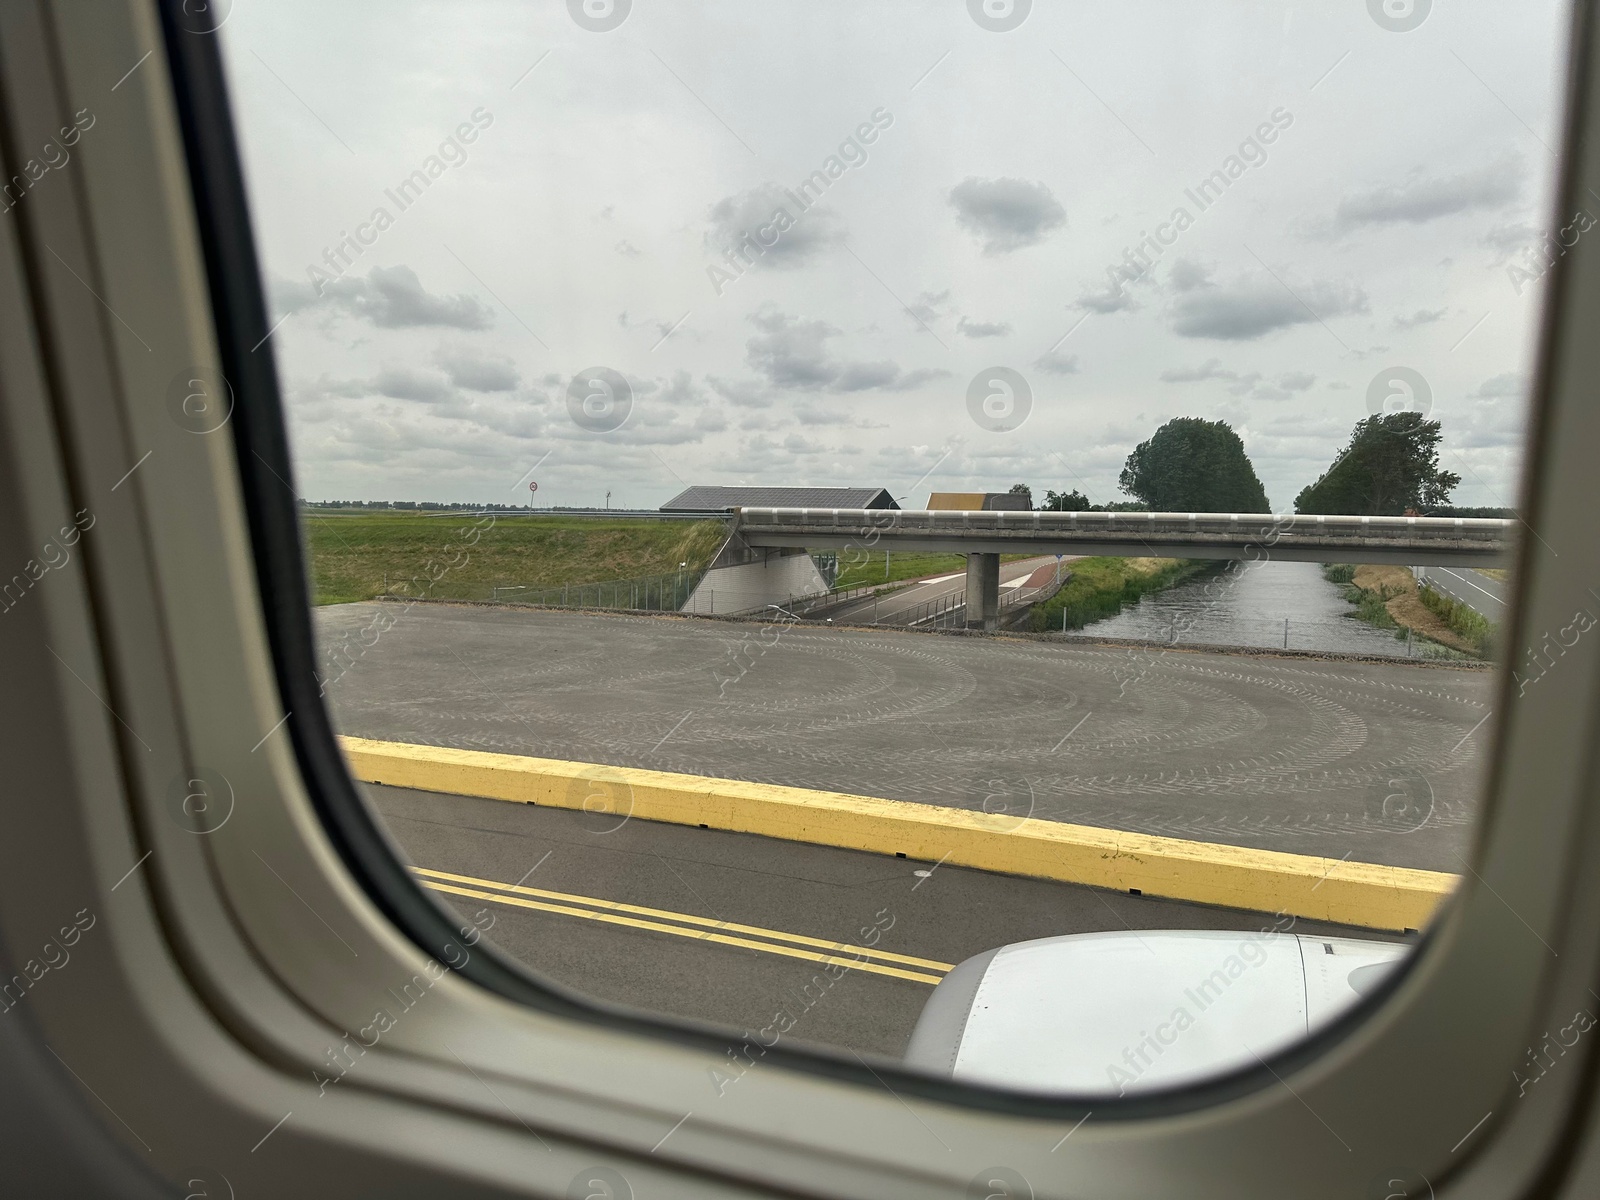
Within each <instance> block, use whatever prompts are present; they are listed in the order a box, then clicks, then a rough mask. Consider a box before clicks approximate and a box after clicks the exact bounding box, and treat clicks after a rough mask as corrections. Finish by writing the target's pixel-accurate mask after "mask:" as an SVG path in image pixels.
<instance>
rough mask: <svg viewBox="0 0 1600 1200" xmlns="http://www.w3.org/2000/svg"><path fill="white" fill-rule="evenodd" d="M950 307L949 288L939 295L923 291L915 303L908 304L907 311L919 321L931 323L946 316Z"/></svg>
mask: <svg viewBox="0 0 1600 1200" xmlns="http://www.w3.org/2000/svg"><path fill="white" fill-rule="evenodd" d="M949 307H950V292H949V289H946V290H945V291H942V292H940V293H938V294H937V295H935V294H934V293H933V292H923V293H922V295H920V296H918V297H917V302H916V303H915V304H910V305H907V306H906V311H907V312H908V313H910V314H911V315H912V316H913V317H914V318H916V319H917V320H918V321H921V322H923V323H924V324H926V325H931V324H933V323H934V322H935V321H937V320H938V319H939V318H940V317H942V316H944V314H945V311H946V310H948V309H949Z"/></svg>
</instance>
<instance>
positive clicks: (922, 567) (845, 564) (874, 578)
mask: <svg viewBox="0 0 1600 1200" xmlns="http://www.w3.org/2000/svg"><path fill="white" fill-rule="evenodd" d="M884 554H885V552H884V551H882V550H873V551H871V552H868V551H864V550H856V551H854V552H852V551H850V550H841V551H840V552H839V578H838V581H837V582H835V583H834V585H833V586H834V587H836V588H853V587H861V586H863V585H864V584H871V583H893V582H894V581H896V580H899V579H921V578H922V577H923V576H925V575H954V574H956V573H957V572H958V571H965V570H966V569H967V556H966V555H965V554H901V553H898V552H896V551H893V550H891V551H888V562H887V564H885V562H884ZM863 555H865V557H862V556H863ZM1034 557H1036V556H1035V555H1032V554H1002V555H1001V556H1000V561H1001V562H1015V561H1017V560H1018V559H1021V558H1034Z"/></svg>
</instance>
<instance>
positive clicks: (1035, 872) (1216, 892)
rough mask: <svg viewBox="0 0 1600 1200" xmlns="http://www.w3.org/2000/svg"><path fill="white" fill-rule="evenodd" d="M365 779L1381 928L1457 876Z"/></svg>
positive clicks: (1116, 833)
mask: <svg viewBox="0 0 1600 1200" xmlns="http://www.w3.org/2000/svg"><path fill="white" fill-rule="evenodd" d="M340 742H341V743H342V744H343V746H344V751H345V755H346V758H347V759H348V761H349V763H350V769H351V772H352V773H353V774H354V775H355V776H356V778H357V779H362V780H365V781H367V782H369V783H383V784H389V785H391V786H394V787H407V788H416V789H418V790H420V791H426V792H444V793H452V794H455V795H463V796H481V797H485V798H488V799H492V800H510V801H515V802H519V803H524V804H540V805H546V806H548V807H552V808H567V809H578V810H581V811H584V812H588V813H591V814H609V816H608V817H606V818H605V819H607V820H610V819H613V818H614V819H615V820H616V821H617V823H618V824H620V823H621V822H622V821H624V820H626V819H628V818H630V817H637V818H639V819H640V820H645V821H665V822H669V823H671V824H675V825H696V826H698V825H704V826H706V827H707V828H710V829H722V830H730V831H734V832H738V833H754V834H760V835H761V836H763V837H770V838H782V839H785V840H788V841H795V842H808V843H811V844H813V845H820V846H840V847H845V848H848V849H852V850H866V851H870V852H872V853H875V854H884V855H894V854H903V855H905V856H906V857H907V858H909V859H916V860H919V861H922V862H941V861H942V862H946V863H949V864H951V865H954V866H964V867H975V868H977V869H979V870H984V871H996V872H1000V873H1003V874H1008V875H1026V876H1032V877H1034V878H1039V879H1054V880H1058V881H1060V882H1064V883H1082V884H1088V885H1090V886H1092V887H1103V888H1112V889H1115V890H1117V891H1134V890H1137V891H1139V892H1141V893H1143V894H1144V895H1146V896H1162V897H1167V898H1170V899H1175V900H1187V901H1191V902H1193V903H1198V904H1216V905H1222V906H1225V907H1228V908H1243V909H1249V910H1252V911H1254V912H1269V913H1278V912H1281V913H1285V914H1290V915H1293V916H1297V917H1305V918H1310V919H1314V920H1319V921H1331V922H1335V923H1337V924H1341V925H1361V926H1366V927H1368V928H1372V929H1391V930H1401V929H1421V928H1423V927H1424V926H1425V925H1426V924H1427V923H1428V920H1429V918H1430V917H1431V916H1432V915H1433V913H1434V910H1435V909H1436V908H1437V907H1438V905H1439V903H1440V901H1442V900H1443V899H1444V898H1445V897H1446V896H1447V895H1449V894H1450V892H1451V891H1452V890H1453V889H1454V887H1455V885H1456V883H1457V881H1458V877H1457V876H1455V875H1450V874H1446V873H1444V872H1440V871H1419V870H1415V869H1412V868H1408V867H1388V866H1382V865H1380V864H1377V863H1363V862H1343V861H1340V860H1338V859H1333V858H1321V857H1316V856H1313V855H1306V854H1286V853H1283V852H1281V851H1276V850H1251V849H1248V848H1246V847H1243V846H1227V845H1219V844H1214V843H1210V842H1194V841H1187V840H1185V839H1182V838H1169V837H1156V836H1153V835H1150V834H1139V833H1124V832H1122V831H1120V830H1115V829H1100V828H1096V827H1094V826H1089V825H1069V824H1067V823H1066V822H1062V821H1043V820H1039V819H1037V818H1032V817H1029V818H1014V817H1006V816H997V815H994V814H990V813H982V812H969V811H967V810H966V809H960V808H946V807H941V806H936V805H931V804H915V803H911V802H908V801H904V800H883V799H878V798H876V797H872V796H853V795H848V794H846V793H842V792H822V791H811V790H808V789H805V788H792V787H779V786H776V785H773V784H764V783H746V782H744V781H741V780H736V779H713V778H708V777H705V776H700V775H678V774H670V773H668V772H665V771H645V770H640V769H638V768H635V767H609V766H599V765H596V764H593V763H577V762H563V761H561V760H558V759H549V758H528V757H523V756H521V755H515V754H490V753H486V752H484V751H481V750H455V749H449V748H446V747H441V746H414V745H407V744H404V743H399V742H379V741H371V740H368V739H365V738H349V737H347V738H341V739H340Z"/></svg>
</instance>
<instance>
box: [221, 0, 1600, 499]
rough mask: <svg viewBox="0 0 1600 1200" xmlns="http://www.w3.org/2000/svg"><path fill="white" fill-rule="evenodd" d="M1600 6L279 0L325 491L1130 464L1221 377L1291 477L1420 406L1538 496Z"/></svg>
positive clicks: (1281, 472)
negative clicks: (1562, 159)
mask: <svg viewBox="0 0 1600 1200" xmlns="http://www.w3.org/2000/svg"><path fill="white" fill-rule="evenodd" d="M1566 31H1567V10H1566V6H1565V5H1564V4H1556V3H1549V2H1546V0H1530V2H1528V3H1523V4H1518V5H1514V6H1511V5H1500V4H1495V3H1491V2H1472V0H1451V2H1450V3H1448V4H1443V3H1440V4H1432V5H1430V4H1429V3H1428V0H1340V2H1339V3H1326V4H1321V5H1315V6H1310V5H1288V4H1250V3H1240V2H1234V0H1229V2H1226V3H1216V4H1198V3H1189V2H1179V0H1167V2H1165V3H1143V2H1140V0H1107V2H1105V3H1098V4H1096V3H1074V4H1070V5H1069V4H1064V3H1055V2H1050V3H1046V2H1044V0H1040V2H1039V3H1036V4H1033V5H1029V4H1028V3H1026V2H1025V0H937V2H933V0H913V2H904V3H903V2H901V0H873V2H872V3H870V4H862V3H858V2H856V0H804V3H796V2H785V0H768V2H764V3H760V4H750V3H747V2H744V0H693V2H692V3H690V2H687V0H683V2H671V0H632V2H631V3H629V2H628V0H568V2H567V3H565V4H563V3H560V2H558V0H548V2H546V3H541V4H537V5H532V4H525V3H474V4H462V3H451V4H427V3H408V2H404V0H386V2H385V3H383V4H382V5H378V4H358V3H341V4H327V3H315V4H313V3H302V2H297V0H273V2H272V3H270V4H269V3H265V2H264V0H240V2H238V3H236V4H235V5H234V7H233V8H232V10H231V12H230V13H229V15H228V19H227V22H226V24H225V25H224V27H223V30H222V34H223V41H224V52H225V58H226V63H227V66H228V71H229V77H230V87H231V91H232V103H233V105H234V109H235V119H236V121H237V123H238V124H239V126H240V129H241V132H242V145H243V151H244V158H245V170H246V176H247V180H248V186H249V190H250V195H251V202H252V206H253V214H252V215H253V220H254V223H255V232H256V237H257V239H258V241H259V243H260V247H261V258H262V262H263V264H264V271H265V275H266V283H267V289H268V296H269V307H270V309H271V311H272V318H273V320H274V321H275V322H277V325H276V328H275V331H274V333H273V334H272V338H271V342H270V345H271V346H272V349H273V351H274V353H275V355H276V360H277V364H278V369H279V375H280V378H281V380H282V383H283V387H284V392H285V398H286V402H287V408H288V413H289V421H290V430H291V437H292V442H293V446H294V451H295V468H296V484H297V487H298V489H299V491H300V492H301V494H302V495H303V496H304V497H306V498H308V499H311V500H323V499H369V500H387V499H405V500H420V501H426V500H433V501H450V500H461V501H472V502H478V503H484V502H498V503H528V502H530V499H531V501H532V502H533V503H537V504H540V505H544V504H554V505H601V504H605V503H609V504H610V506H611V507H644V508H653V507H656V506H657V505H659V504H661V503H662V502H663V501H665V500H666V499H668V498H669V497H670V496H672V495H673V494H675V493H676V492H678V491H680V490H681V489H682V488H683V487H685V486H688V485H690V484H739V483H750V484H814V485H853V486H872V487H877V486H882V487H886V488H888V489H889V490H890V492H891V494H893V495H895V496H896V497H901V498H902V499H901V500H900V503H901V504H902V505H903V506H905V507H921V506H922V505H924V504H925V503H926V501H927V496H928V493H929V492H932V491H946V490H962V491H965V490H998V491H1003V490H1006V489H1007V488H1008V487H1009V486H1010V485H1011V484H1013V483H1017V482H1023V483H1027V484H1029V485H1031V487H1032V488H1033V490H1034V495H1035V499H1036V502H1041V501H1042V500H1043V497H1044V492H1045V490H1046V489H1047V488H1048V489H1055V490H1057V491H1066V490H1068V489H1072V488H1076V489H1078V490H1081V491H1083V492H1084V493H1085V494H1087V495H1088V496H1089V498H1090V499H1091V500H1093V501H1095V502H1099V503H1106V502H1110V501H1115V500H1125V499H1127V497H1126V496H1124V495H1123V494H1121V493H1120V492H1119V490H1118V487H1117V477H1118V474H1119V472H1120V470H1121V467H1122V464H1123V462H1124V460H1125V459H1126V457H1127V455H1128V453H1129V452H1130V451H1131V450H1132V449H1133V448H1134V446H1135V445H1137V444H1138V443H1139V442H1141V441H1143V440H1145V439H1147V438H1148V437H1150V436H1151V434H1152V433H1154V432H1155V430H1156V429H1157V428H1158V427H1159V426H1160V425H1161V424H1162V423H1163V422H1165V421H1167V420H1170V419H1171V418H1173V417H1179V416H1194V417H1204V418H1206V419H1209V420H1223V421H1227V422H1228V423H1229V424H1230V425H1232V427H1233V428H1234V429H1235V430H1236V431H1237V432H1238V433H1239V436H1240V437H1241V438H1242V439H1243V442H1244V445H1245V448H1246V450H1247V452H1248V453H1249V455H1250V457H1251V459H1252V461H1253V462H1254V464H1255V467H1256V471H1257V473H1258V474H1259V475H1260V476H1261V479H1262V482H1263V483H1264V485H1265V487H1266V490H1267V494H1268V496H1269V498H1270V500H1271V502H1272V504H1273V506H1274V508H1275V509H1276V510H1288V509H1290V508H1291V507H1292V505H1293V501H1294V497H1295V495H1296V493H1297V492H1298V491H1299V490H1300V489H1301V488H1303V487H1304V486H1306V485H1307V484H1309V483H1311V482H1312V481H1313V480H1315V478H1316V477H1317V476H1318V474H1319V473H1320V472H1321V471H1322V470H1323V469H1324V468H1325V467H1326V466H1327V465H1328V464H1329V462H1330V461H1331V460H1332V459H1333V457H1334V456H1335V455H1336V454H1337V453H1338V451H1339V449H1340V448H1341V447H1342V446H1343V445H1344V444H1345V442H1346V441H1347V440H1348V438H1349V435H1350V431H1351V428H1352V427H1353V426H1354V425H1355V423H1356V422H1357V421H1359V420H1361V419H1362V418H1364V417H1366V416H1368V415H1369V414H1370V413H1371V412H1373V411H1375V410H1380V409H1381V410H1384V411H1393V410H1394V409H1395V408H1397V407H1415V408H1424V409H1426V410H1427V411H1428V412H1429V415H1430V416H1431V417H1432V418H1435V419H1437V420H1439V421H1440V422H1441V425H1442V429H1443V434H1444V441H1443V453H1442V461H1441V465H1442V466H1443V467H1445V468H1446V469H1449V470H1452V471H1455V472H1456V473H1457V474H1459V475H1460V476H1461V477H1462V480H1463V482H1462V484H1461V486H1460V487H1459V488H1458V489H1457V491H1456V494H1455V500H1456V502H1457V503H1460V504H1474V505H1479V504H1481V505H1500V504H1512V503H1514V502H1515V499H1516V495H1517V489H1518V486H1519V484H1518V480H1519V474H1518V472H1519V464H1520V460H1521V446H1522V442H1523V436H1524V435H1523V430H1524V423H1525V408H1526V399H1527V388H1528V380H1529V375H1530V372H1531V366H1532V359H1533V353H1534V349H1535V346H1536V341H1537V331H1538V323H1539V316H1540V305H1541V301H1542V290H1543V284H1544V282H1545V280H1546V279H1547V278H1548V275H1546V274H1545V273H1544V266H1543V260H1542V258H1541V257H1540V254H1539V247H1540V246H1541V245H1548V244H1549V243H1546V242H1545V239H1546V237H1547V236H1549V237H1551V238H1556V239H1559V238H1561V237H1563V236H1564V237H1565V240H1566V241H1568V242H1571V241H1572V239H1573V238H1575V237H1577V236H1581V232H1582V229H1583V228H1585V227H1586V226H1587V224H1589V223H1591V222H1592V220H1593V219H1594V218H1593V217H1591V216H1590V215H1589V212H1593V213H1594V214H1595V215H1596V216H1600V197H1595V196H1592V195H1591V197H1590V201H1591V204H1592V208H1591V209H1590V210H1588V211H1586V212H1583V213H1562V214H1558V213H1557V212H1556V211H1555V209H1554V204H1555V199H1554V195H1553V189H1554V174H1555V168H1556V158H1555V151H1554V149H1553V147H1556V146H1558V145H1559V142H1560V131H1559V120H1560V105H1561V92H1562V87H1563V83H1564V78H1563V76H1564V69H1565V53H1566V44H1565V43H1566ZM408 181H409V182H408ZM1563 229H1565V230H1566V232H1565V234H1564V235H1563V234H1562V232H1561V231H1562V230H1563ZM1597 236H1600V235H1597ZM1546 253H1547V254H1548V251H1547V252H1546ZM530 482H534V483H537V484H538V491H537V493H531V492H530V491H529V483H530ZM608 494H609V500H608V498H607V497H608Z"/></svg>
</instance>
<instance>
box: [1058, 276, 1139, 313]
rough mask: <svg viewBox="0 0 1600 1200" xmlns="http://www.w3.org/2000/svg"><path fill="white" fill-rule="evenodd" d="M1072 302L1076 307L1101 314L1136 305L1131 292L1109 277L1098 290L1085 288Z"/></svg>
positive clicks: (1121, 310) (1131, 307) (1123, 309)
mask: <svg viewBox="0 0 1600 1200" xmlns="http://www.w3.org/2000/svg"><path fill="white" fill-rule="evenodd" d="M1073 303H1074V305H1075V306H1076V307H1078V308H1086V309H1088V310H1089V311H1090V312H1095V313H1101V314H1106V313H1114V312H1126V311H1128V310H1130V309H1134V308H1137V307H1138V305H1137V304H1136V303H1135V302H1134V299H1133V293H1132V292H1130V291H1129V290H1128V289H1127V288H1126V287H1124V286H1123V285H1122V284H1121V283H1119V282H1117V281H1115V280H1109V279H1108V280H1107V281H1106V283H1105V286H1104V287H1102V288H1099V289H1098V290H1097V289H1095V288H1086V289H1085V290H1084V291H1083V292H1082V293H1081V294H1080V295H1079V296H1078V298H1077V300H1075V301H1074V302H1073Z"/></svg>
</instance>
